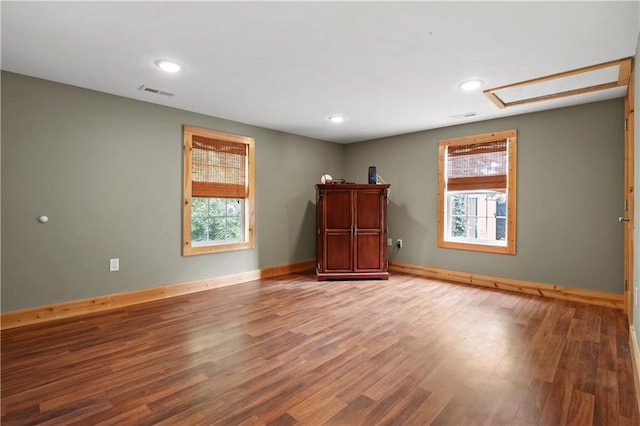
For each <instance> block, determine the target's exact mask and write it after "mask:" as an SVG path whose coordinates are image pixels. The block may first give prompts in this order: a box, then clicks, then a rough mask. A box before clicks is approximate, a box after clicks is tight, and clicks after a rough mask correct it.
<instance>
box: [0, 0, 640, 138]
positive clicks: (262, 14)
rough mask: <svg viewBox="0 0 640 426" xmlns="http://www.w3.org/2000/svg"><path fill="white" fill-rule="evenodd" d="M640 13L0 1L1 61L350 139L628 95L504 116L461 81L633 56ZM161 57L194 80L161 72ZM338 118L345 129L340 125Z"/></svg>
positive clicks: (579, 5)
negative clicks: (336, 115)
mask: <svg viewBox="0 0 640 426" xmlns="http://www.w3.org/2000/svg"><path fill="white" fill-rule="evenodd" d="M639 6H640V1H628V2H611V1H603V2H593V1H590V2H520V1H517V2H479V1H475V2H362V1H358V2H266V1H262V2H64V3H62V2H10V1H2V6H1V7H2V9H1V13H2V57H1V60H2V62H1V66H2V69H3V70H7V71H12V72H16V73H21V74H26V75H30V76H35V77H40V78H44V79H48V80H53V81H57V82H62V83H66V84H71V85H75V86H80V87H85V88H89V89H94V90H98V91H102V92H106V93H112V94H115V95H120V96H125V97H128V98H134V99H139V100H143V101H147V102H153V103H157V104H162V105H167V106H171V107H175V108H181V109H185V110H189V111H195V112H199V113H203V114H207V115H211V116H215V117H221V118H225V119H229V120H235V121H240V122H243V123H248V124H253V125H257V126H262V127H266V128H271V129H277V130H282V131H285V132H290V133H295V134H299V135H305V136H309V137H313V138H317V139H322V140H327V141H334V142H340V143H350V142H356V141H361V140H368V139H374V138H379V137H384V136H390V135H396V134H401V133H408V132H413V131H418V130H424V129H431V128H437V127H444V126H450V125H455V124H461V123H465V122H470V121H477V120H486V119H490V118H496V117H502V116H506V115H514V114H522V113H526V112H531V111H538V110H543V109H550V108H558V107H563V106H568V105H574V104H578V103H585V102H592V101H596V100H602V99H610V98H615V97H621V96H624V89H620V88H618V89H610V90H607V91H602V92H597V93H592V94H587V95H580V96H577V97H572V98H565V99H561V100H554V101H545V102H539V103H535V104H530V105H526V106H517V107H511V108H506V109H502V110H500V109H498V108H497V107H496V106H495V105H494V104H493V103H492V102H491V101H490V100H489V99H487V98H486V97H485V96H484V95H483V94H482V91H481V90H478V91H475V92H463V91H461V90H460V89H459V88H458V84H459V83H460V82H462V81H463V80H467V79H471V78H479V79H482V80H483V81H484V88H491V87H497V86H503V85H506V84H509V83H515V82H518V81H522V80H528V79H532V78H537V77H542V76H545V75H548V74H553V73H558V72H563V71H568V70H571V69H575V68H580V67H585V66H589V65H594V64H598V63H602V62H606V61H610V60H615V59H620V58H625V57H629V56H633V55H634V54H635V50H636V46H637V43H638V35H639V32H640V7H639ZM161 58H168V59H174V60H175V61H177V62H178V63H180V64H181V65H182V67H183V70H182V71H181V72H180V73H178V74H166V73H164V72H162V71H160V70H159V69H158V68H157V67H156V66H155V65H154V61H155V60H156V59H161ZM142 85H146V86H148V87H152V88H156V89H160V90H163V91H167V92H171V93H174V94H175V95H174V96H172V97H167V96H162V95H156V94H152V93H148V92H145V91H141V90H138V89H139V87H140V86H142ZM471 112H474V113H476V114H477V115H476V116H475V117H471V118H452V116H460V115H464V114H467V113H471ZM334 113H341V114H344V115H346V116H347V117H348V119H347V121H346V122H344V123H342V124H339V125H336V124H332V123H330V122H329V121H328V120H327V117H328V116H329V115H331V114H334Z"/></svg>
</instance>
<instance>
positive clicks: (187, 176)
mask: <svg viewBox="0 0 640 426" xmlns="http://www.w3.org/2000/svg"><path fill="white" fill-rule="evenodd" d="M183 130H184V132H183V133H184V145H183V159H184V170H183V173H184V177H183V185H184V186H183V196H184V198H183V203H182V254H183V256H191V255H196V254H205V253H216V252H222V251H230V250H243V249H250V248H253V247H254V246H255V140H254V139H253V138H251V137H248V136H240V135H234V134H232V133H225V132H219V131H216V130H209V129H203V128H200V127H193V126H184V129H183ZM194 135H198V136H203V137H207V138H212V139H217V140H221V141H229V142H238V143H243V144H246V145H247V147H248V153H247V163H248V164H247V183H248V188H247V192H248V193H247V196H246V197H245V198H244V200H245V240H244V241H240V242H229V243H216V244H210V245H205V246H192V245H191V195H192V185H191V167H192V163H191V160H192V158H191V157H192V156H191V151H192V137H193V136H194Z"/></svg>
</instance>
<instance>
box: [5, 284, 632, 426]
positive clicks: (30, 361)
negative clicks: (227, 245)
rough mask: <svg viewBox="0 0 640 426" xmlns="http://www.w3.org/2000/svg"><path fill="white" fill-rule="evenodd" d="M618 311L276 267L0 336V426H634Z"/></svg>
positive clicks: (466, 288)
mask: <svg viewBox="0 0 640 426" xmlns="http://www.w3.org/2000/svg"><path fill="white" fill-rule="evenodd" d="M628 340H629V339H628V326H627V323H626V318H625V316H624V314H623V313H622V311H620V310H615V309H611V308H603V307H597V306H590V305H586V304H580V303H575V302H565V301H560V300H554V299H546V298H538V297H535V296H526V295H519V294H515V293H507V292H501V291H498V290H489V289H485V288H475V287H471V286H465V285H457V284H450V283H445V282H437V281H433V280H429V279H425V278H420V277H414V276H409V275H403V274H397V273H396V274H393V275H392V277H391V279H390V280H389V281H335V282H332V281H326V282H318V281H316V280H315V277H314V276H313V275H310V274H294V275H287V276H283V277H278V278H273V279H266V280H261V281H256V282H252V283H246V284H241V285H237V286H233V287H225V288H220V289H216V290H211V291H208V292H202V293H195V294H190V295H187V296H180V297H177V298H173V299H167V300H162V301H157V302H151V303H147V304H143V305H137V306H133V307H128V308H124V309H118V310H114V311H109V312H106V313H102V314H95V315H89V316H84V317H78V318H76V319H69V320H60V321H57V322H50V323H47V324H39V325H33V326H28V327H22V328H16V329H11V330H7V331H5V332H3V333H2V377H1V382H2V383H1V384H2V398H1V399H2V418H1V422H2V424H3V425H18V424H19V425H29V424H56V425H58V424H91V425H93V424H118V425H127V424H136V425H151V424H167V425H175V424H187V425H197V424H203V425H204V424H206V425H209V424H221V425H234V424H238V425H239V424H242V425H265V424H267V425H293V424H306V425H323V424H327V425H352V424H353V425H355V424H365V425H374V424H380V425H382V424H398V425H400V424H403V425H474V424H485V425H523V426H530V425H565V424H567V425H580V426H584V425H608V426H611V425H638V424H640V416H639V415H638V408H637V405H636V403H635V401H636V398H635V391H634V384H633V373H632V367H631V357H630V349H629V344H628Z"/></svg>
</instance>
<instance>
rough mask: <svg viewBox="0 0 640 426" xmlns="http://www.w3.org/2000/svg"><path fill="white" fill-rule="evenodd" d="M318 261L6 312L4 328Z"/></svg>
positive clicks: (251, 278) (238, 281) (307, 267)
mask: <svg viewBox="0 0 640 426" xmlns="http://www.w3.org/2000/svg"><path fill="white" fill-rule="evenodd" d="M315 264H316V262H315V260H307V261H304V262H299V263H292V264H288V265H279V266H272V267H269V268H265V269H257V270H253V271H247V272H241V273H238V274H231V275H224V276H220V277H213V278H207V279H203V280H197V281H189V282H185V283H178V284H170V285H165V286H161V287H153V288H145V289H142V290H135V291H130V292H126V293H116V294H107V295H104V296H97V297H92V298H89V299H82V300H73V301H70V302H62V303H54V304H51V305H45V306H36V307H33V308H25V309H20V310H17V311H10V312H3V313H2V315H1V321H0V322H1V323H0V329H2V330H7V329H10V328H15V327H22V326H25V325H31V324H38V323H42V322H47V321H52V320H57V319H62V318H70V317H74V316H78V315H84V314H89V313H95V312H100V311H106V310H109V309H116V308H122V307H125V306H130V305H136V304H138V303H145V302H151V301H154V300H160V299H167V298H170V297H175V296H181V295H184V294H190V293H196V292H199V291H205V290H211V289H214V288H220V287H226V286H230V285H235V284H242V283H246V282H249V281H255V280H258V279H261V278H271V277H275V276H278V275H285V274H290V273H295V272H305V271H309V270H313V268H314V267H315Z"/></svg>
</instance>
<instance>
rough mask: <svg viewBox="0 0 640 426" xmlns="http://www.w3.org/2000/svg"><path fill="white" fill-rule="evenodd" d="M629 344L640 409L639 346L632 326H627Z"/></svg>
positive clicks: (639, 407)
mask: <svg viewBox="0 0 640 426" xmlns="http://www.w3.org/2000/svg"><path fill="white" fill-rule="evenodd" d="M629 346H631V364H632V366H633V382H634V384H635V388H636V402H637V403H638V409H640V348H638V339H636V331H635V329H634V328H633V326H632V325H631V326H629Z"/></svg>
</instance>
